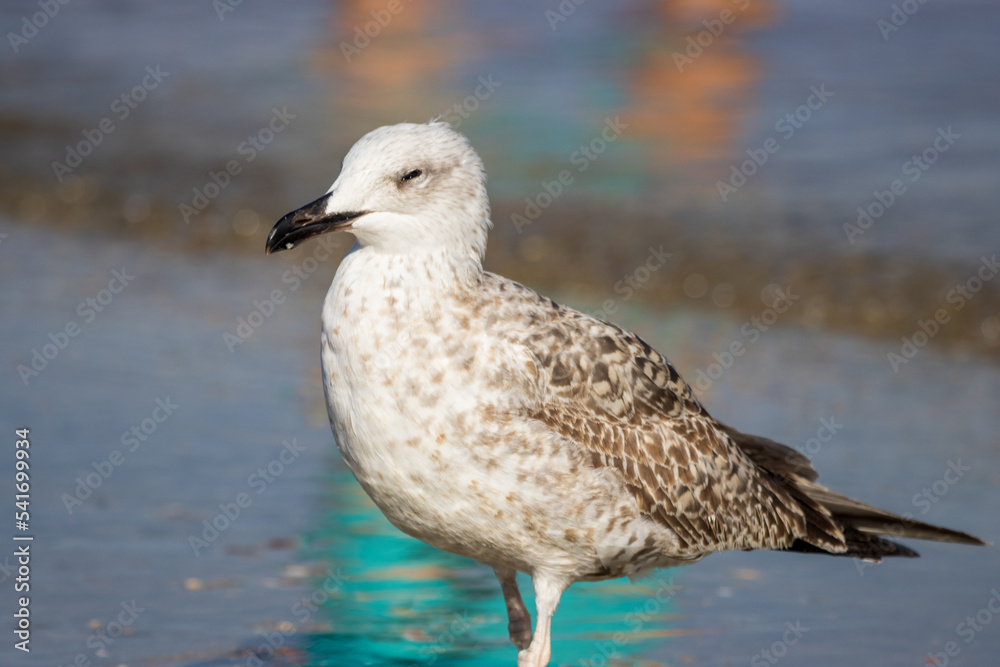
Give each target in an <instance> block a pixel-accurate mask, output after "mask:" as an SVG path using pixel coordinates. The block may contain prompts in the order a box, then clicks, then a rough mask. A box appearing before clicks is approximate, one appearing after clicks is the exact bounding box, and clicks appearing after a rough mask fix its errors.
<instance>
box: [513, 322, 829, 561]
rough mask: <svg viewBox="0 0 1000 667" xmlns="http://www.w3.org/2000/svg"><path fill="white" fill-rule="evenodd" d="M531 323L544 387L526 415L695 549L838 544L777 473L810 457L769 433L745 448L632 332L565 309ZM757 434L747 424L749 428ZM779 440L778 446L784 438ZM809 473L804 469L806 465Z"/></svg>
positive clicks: (822, 516) (794, 469) (817, 511)
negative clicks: (536, 325)
mask: <svg viewBox="0 0 1000 667" xmlns="http://www.w3.org/2000/svg"><path fill="white" fill-rule="evenodd" d="M560 310H561V313H562V317H559V318H555V319H553V320H550V321H549V322H547V323H546V324H545V326H544V327H542V328H541V329H538V330H536V331H535V332H534V333H533V334H532V341H531V349H532V350H533V352H534V354H535V355H536V359H535V363H536V367H537V369H538V372H539V373H540V374H541V375H542V385H543V387H544V388H545V389H544V392H543V395H542V398H541V400H540V401H539V403H538V404H537V405H535V406H532V409H531V416H532V417H533V418H535V419H537V420H539V421H541V422H542V423H544V424H545V425H546V426H547V427H548V428H549V429H551V430H553V431H555V432H556V433H559V434H560V435H562V436H564V437H566V438H568V439H570V440H572V441H573V442H575V443H576V444H577V445H578V446H580V447H581V448H582V449H583V450H585V451H587V452H588V453H589V454H590V458H591V461H592V462H593V464H594V465H598V466H606V467H611V468H614V469H615V470H617V471H618V472H619V473H620V474H621V476H622V478H623V479H624V481H625V483H626V485H627V487H628V488H629V489H630V490H631V491H632V493H633V494H634V495H635V498H636V502H637V503H638V505H639V507H640V508H641V509H642V511H644V512H646V513H647V514H649V516H650V517H652V518H653V519H654V520H656V521H659V522H660V523H662V524H663V525H665V526H667V527H668V528H670V529H671V530H672V531H673V532H674V533H675V534H676V535H677V539H678V542H679V543H680V545H681V549H682V550H683V553H682V554H678V555H696V554H703V553H707V552H711V551H720V550H725V549H786V548H790V547H792V545H793V544H794V543H795V542H796V540H805V541H807V542H808V543H810V544H813V545H815V546H816V547H819V548H821V549H823V550H827V551H831V552H842V551H844V549H845V543H844V535H843V531H842V530H841V528H840V527H839V526H838V525H837V523H836V522H835V521H834V520H833V519H832V517H831V515H830V512H829V511H828V510H826V508H824V507H822V506H821V505H819V504H817V503H815V502H813V501H812V500H811V499H810V498H809V497H808V496H806V495H805V494H804V493H799V492H797V488H796V487H795V485H794V484H787V483H786V481H787V480H786V479H785V478H784V477H783V475H782V474H780V473H776V472H772V471H771V470H769V469H767V468H765V467H760V466H758V465H756V464H755V462H754V456H753V454H756V456H757V457H759V458H766V457H767V456H771V457H782V458H787V459H788V463H787V464H786V465H785V466H784V467H777V468H776V469H777V470H779V471H783V472H785V473H787V474H788V475H801V476H802V477H803V478H804V479H813V478H815V472H814V471H812V468H811V467H810V466H809V464H808V459H805V457H802V456H801V455H800V454H798V453H797V452H794V450H791V449H789V448H786V447H783V446H782V445H778V444H777V443H772V442H771V441H769V440H766V439H763V438H761V439H758V440H752V441H751V442H750V447H751V449H753V448H754V446H756V450H755V451H754V452H752V453H751V454H748V453H747V452H745V451H744V450H743V449H741V447H739V446H737V445H736V444H735V443H734V441H733V438H732V437H731V433H738V432H736V431H733V430H732V429H729V428H728V427H726V426H725V425H723V424H721V423H719V422H717V421H715V420H714V419H713V418H712V417H711V416H710V415H709V414H708V412H707V411H706V410H705V409H704V408H703V407H702V406H701V404H700V403H699V402H698V401H697V399H696V398H695V397H694V394H693V392H692V391H691V388H690V386H689V385H687V383H685V382H684V380H683V379H681V377H680V375H679V374H678V373H677V371H676V369H674V367H673V366H672V365H671V364H670V363H669V362H668V361H667V360H666V359H665V358H664V357H663V356H662V355H660V354H659V353H658V352H656V351H655V350H654V349H653V348H651V347H650V346H649V345H647V344H646V343H645V342H644V341H643V340H642V339H640V338H639V337H638V336H636V335H635V334H632V333H629V332H627V331H624V330H622V329H620V328H618V327H615V326H614V325H611V324H607V323H605V322H600V321H598V320H595V319H593V318H590V317H588V316H586V315H583V314H581V313H577V312H576V311H572V310H570V309H560ZM751 437H752V436H751ZM779 448H780V449H779ZM810 475H811V477H810Z"/></svg>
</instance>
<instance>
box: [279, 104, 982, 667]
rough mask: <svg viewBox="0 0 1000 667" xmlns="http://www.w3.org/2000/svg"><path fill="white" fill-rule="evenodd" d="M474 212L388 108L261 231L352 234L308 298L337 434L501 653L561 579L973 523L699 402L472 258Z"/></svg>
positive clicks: (869, 555)
mask: <svg viewBox="0 0 1000 667" xmlns="http://www.w3.org/2000/svg"><path fill="white" fill-rule="evenodd" d="M490 225H491V223H490V215H489V201H488V199H487V195H486V174H485V171H484V169H483V164H482V161H481V160H480V159H479V156H478V155H477V154H476V152H475V150H473V148H472V146H471V145H470V144H469V142H468V140H467V139H466V138H465V137H464V136H462V135H461V134H459V133H458V132H455V131H454V130H452V129H451V128H450V127H449V126H448V125H446V124H444V123H440V122H431V123H429V124H427V125H416V124H409V123H403V124H400V125H393V126H390V127H382V128H379V129H377V130H374V131H373V132H370V133H369V134H367V135H365V136H364V137H362V138H361V140H359V141H358V143H357V144H355V145H354V147H353V148H352V149H351V150H350V152H349V153H348V154H347V157H346V158H345V159H344V164H343V169H342V170H341V173H340V176H339V177H338V178H337V180H336V181H335V182H334V184H333V186H332V187H331V188H330V190H329V191H328V192H327V193H326V194H325V195H324V196H323V197H320V198H319V199H317V200H316V201H314V202H312V203H310V204H307V205H306V206H304V207H303V208H300V209H298V210H296V211H293V212H292V213H289V214H288V215H286V216H285V217H283V218H282V219H281V220H279V221H278V223H277V224H276V225H275V226H274V229H272V230H271V234H270V236H269V237H268V239H267V252H269V253H270V252H276V251H278V250H284V249H287V248H292V247H295V246H296V245H298V244H299V243H301V242H302V241H304V240H306V239H308V238H310V237H312V236H316V235H317V234H323V233H326V232H333V231H349V232H350V233H352V234H354V236H355V237H356V239H357V242H356V243H355V245H354V247H353V249H352V250H351V252H350V253H349V254H348V255H347V257H345V258H344V260H343V262H342V263H341V265H340V268H339V269H338V270H337V275H336V276H335V277H334V279H333V284H332V285H331V286H330V291H329V293H328V294H327V297H326V302H325V304H324V306H323V329H322V361H323V386H324V389H325V393H326V402H327V408H328V410H329V415H330V424H331V426H332V428H333V432H334V435H335V437H336V440H337V445H338V447H339V448H340V452H341V454H342V455H343V457H344V460H345V461H346V462H347V465H348V466H349V467H350V469H351V471H352V472H353V473H354V476H355V477H356V478H357V480H358V482H359V483H360V484H361V486H362V487H363V488H364V490H365V491H366V492H367V493H368V495H369V496H371V498H372V500H373V501H374V502H375V504H376V505H378V507H379V509H381V510H382V512H383V513H384V514H385V516H386V518H387V519H389V521H390V522H392V524H393V525H395V526H396V527H397V528H399V529H400V530H402V531H403V532H405V533H407V534H409V535H412V536H413V537H416V538H417V539H420V540H423V541H424V542H427V543H428V544H431V545H433V546H435V547H437V548H439V549H443V550H445V551H449V552H451V553H455V554H459V555H462V556H468V557H470V558H474V559H476V560H478V561H480V562H482V563H485V564H487V565H489V566H490V567H492V568H493V571H494V572H495V573H496V576H497V578H498V579H499V581H500V585H501V588H502V590H503V595H504V599H505V601H506V605H507V613H508V617H509V625H508V629H509V632H510V638H511V640H512V641H513V642H514V644H515V645H516V646H517V648H518V649H520V651H519V653H518V660H517V664H518V666H519V667H542V666H543V665H546V664H548V661H549V657H550V652H551V651H550V642H549V630H550V622H551V618H552V614H553V613H554V612H555V609H556V606H557V604H558V603H559V598H560V596H561V595H562V593H563V591H565V590H566V588H567V587H568V586H569V585H570V584H572V583H574V582H576V581H583V580H597V579H609V578H615V577H622V576H629V577H634V576H638V575H641V574H642V573H644V572H646V571H648V570H650V569H652V568H660V567H671V566H675V565H684V564H688V563H693V562H695V561H697V560H700V559H701V558H704V557H705V556H706V555H708V554H709V553H712V552H714V551H723V550H727V549H773V550H779V551H799V552H806V553H825V554H831V555H839V556H853V557H858V558H864V559H867V560H873V561H878V560H881V558H882V557H883V556H916V555H917V554H916V553H915V552H913V551H911V550H910V549H908V548H906V547H904V546H902V545H899V544H896V543H895V542H892V541H889V540H886V539H884V538H882V537H879V536H880V535H890V536H892V537H911V538H919V539H928V540H940V541H945V542H961V543H965V544H983V542H981V541H980V540H979V539H977V538H975V537H972V536H971V535H967V534H965V533H961V532H958V531H954V530H949V529H946V528H938V527H936V526H931V525H928V524H925V523H920V522H917V521H913V520H908V519H904V518H902V517H899V516H896V515H894V514H890V513H888V512H885V511H882V510H879V509H876V508H874V507H870V506H868V505H865V504H862V503H860V502H858V501H856V500H852V499H850V498H847V497H845V496H842V495H840V494H837V493H835V492H833V491H830V490H829V489H827V488H825V487H823V486H820V485H819V484H817V483H816V477H817V474H816V472H815V471H814V470H813V468H812V467H811V465H810V463H809V460H808V459H807V458H806V457H804V456H803V455H801V454H799V453H798V452H796V451H795V450H793V449H790V448H788V447H785V446H784V445H780V444H778V443H776V442H773V441H771V440H768V439H766V438H761V437H757V436H752V435H747V434H745V433H741V432H740V431H737V430H736V429H734V428H732V427H730V426H727V425H725V424H722V423H721V422H719V421H717V420H715V419H713V418H712V417H711V416H709V414H708V412H707V411H706V410H705V408H704V407H702V405H701V404H700V403H699V402H698V399H697V398H695V396H694V394H693V393H692V391H691V387H690V386H689V385H688V384H687V383H685V382H684V380H683V379H681V377H680V375H679V374H678V373H677V371H676V370H675V369H674V367H673V366H672V365H671V364H670V362H668V361H667V360H666V359H665V358H664V357H663V356H662V355H660V354H659V353H658V352H657V351H656V350H654V349H653V348H651V347H650V346H649V345H648V344H646V342H645V341H643V340H642V339H640V338H639V337H638V336H636V335H635V334H632V333H629V332H628V331H625V330H624V329H621V328H619V327H617V326H615V325H613V324H609V323H607V322H602V321H600V320H597V319H594V318H592V317H590V316H588V315H585V314H583V313H580V312H578V311H576V310H573V309H572V308H567V307H565V306H561V305H559V304H557V303H555V302H553V301H552V300H551V299H547V298H546V297H544V296H541V295H540V294H538V293H537V292H534V291H532V290H530V289H528V288H527V287H524V286H522V285H519V284H517V283H515V282H513V281H511V280H508V279H506V278H503V277H501V276H498V275H495V274H492V273H489V272H486V271H483V268H482V257H483V253H484V251H485V249H486V235H487V231H488V229H489V227H490ZM517 571H522V572H526V573H528V574H529V575H531V578H532V584H533V586H534V589H535V606H536V624H535V631H534V635H532V631H531V617H530V615H529V614H528V611H527V610H526V609H525V606H524V602H523V601H522V599H521V595H520V593H519V592H518V588H517V583H516V581H515V578H514V577H515V574H516V572H517Z"/></svg>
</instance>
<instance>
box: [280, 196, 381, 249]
mask: <svg viewBox="0 0 1000 667" xmlns="http://www.w3.org/2000/svg"><path fill="white" fill-rule="evenodd" d="M329 198H330V194H325V195H323V196H322V197H320V198H319V199H317V200H316V201H314V202H310V203H308V204H306V205H305V206H303V207H302V208H300V209H297V210H295V211H292V212H291V213H289V214H288V215H286V216H284V217H282V218H281V220H278V222H277V224H275V225H274V227H273V228H272V229H271V233H270V234H268V235H267V244H266V245H265V246H264V249H265V251H266V252H267V254H268V255H270V254H271V253H272V252H278V251H280V250H290V249H291V248H294V247H295V246H297V245H298V244H299V243H301V242H302V241H305V240H306V239H308V238H311V237H313V236H318V235H319V234H325V233H326V232H339V231H341V230H344V229H348V228H350V226H351V222H352V221H354V220H356V219H357V218H360V217H361V216H363V215H364V214H365V213H367V212H368V211H346V212H344V213H327V212H326V202H327V200H328V199H329Z"/></svg>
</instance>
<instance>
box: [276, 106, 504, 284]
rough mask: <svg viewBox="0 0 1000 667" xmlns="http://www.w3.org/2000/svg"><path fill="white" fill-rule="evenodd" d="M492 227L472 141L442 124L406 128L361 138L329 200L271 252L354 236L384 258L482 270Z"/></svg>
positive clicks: (281, 228)
mask: <svg viewBox="0 0 1000 667" xmlns="http://www.w3.org/2000/svg"><path fill="white" fill-rule="evenodd" d="M489 227H490V210H489V200H488V198H487V195H486V172H485V170H484V169H483V163H482V160H480V159H479V156H478V155H477V154H476V151H475V150H474V149H473V148H472V145H471V144H470V143H469V141H468V139H466V138H465V137H464V136H463V135H461V134H459V133H458V132H456V131H455V130H453V129H451V127H450V126H449V125H448V124H447V123H443V122H436V121H432V122H430V123H428V124H426V125H417V124H414V123H400V124H399V125H389V126H386V127H380V128H378V129H377V130H373V131H372V132H369V133H368V134H366V135H365V136H363V137H361V139H360V140H358V142H357V143H356V144H354V146H353V147H352V148H351V150H350V152H348V154H347V157H345V158H344V165H343V168H342V169H341V172H340V176H339V177H337V180H336V181H334V183H333V185H332V186H331V187H330V190H329V191H328V192H327V194H325V195H324V196H323V197H320V198H319V199H317V200H316V201H314V202H312V203H310V204H307V205H306V206H303V207H302V208H300V209H298V210H296V211H292V212H291V213H289V214H288V215H286V216H284V217H283V218H282V219H281V220H279V221H278V223H277V224H276V225H275V226H274V228H273V229H272V230H271V234H270V235H269V236H268V239H267V252H268V253H271V252H277V251H279V250H286V249H288V248H292V247H295V246H296V245H297V244H298V243H300V242H301V241H303V240H305V239H307V238H309V237H312V236H316V235H317V234H323V233H325V232H330V231H349V232H351V233H352V234H354V235H355V237H357V239H358V242H359V243H360V245H362V246H368V247H371V248H373V249H374V250H376V251H378V252H385V253H391V254H409V253H413V252H421V253H424V252H431V253H435V254H437V253H444V254H445V255H447V257H448V259H449V260H450V261H452V262H455V263H459V264H464V263H466V262H468V261H472V262H474V263H475V264H477V265H478V264H479V263H480V262H481V261H482V256H483V253H484V252H485V250H486V234H487V231H488V230H489Z"/></svg>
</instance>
